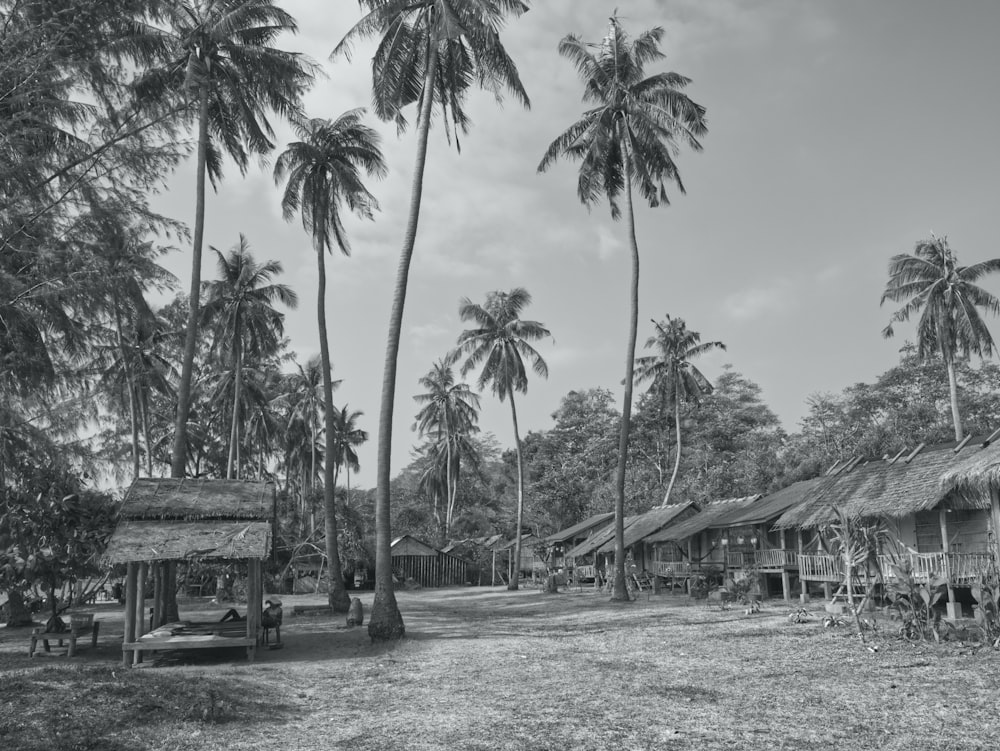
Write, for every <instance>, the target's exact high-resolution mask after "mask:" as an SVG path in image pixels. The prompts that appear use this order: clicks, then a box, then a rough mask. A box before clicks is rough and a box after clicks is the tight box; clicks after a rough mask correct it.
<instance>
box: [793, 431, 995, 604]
mask: <svg viewBox="0 0 1000 751" xmlns="http://www.w3.org/2000/svg"><path fill="white" fill-rule="evenodd" d="M995 438H996V434H994V435H993V436H991V437H990V439H986V440H982V439H980V440H978V441H977V440H972V439H971V438H966V439H965V440H963V441H962V442H960V443H958V444H955V443H948V444H942V445H938V446H933V447H924V446H922V445H921V446H918V447H917V448H916V449H914V450H913V451H911V452H909V453H904V452H900V453H899V454H897V455H896V456H894V457H892V458H883V459H879V460H875V461H867V462H865V461H859V460H854V461H851V462H848V463H846V464H844V465H843V466H841V467H837V468H834V470H833V471H832V472H831V473H830V474H829V476H827V477H824V478H823V480H822V481H821V482H820V483H818V484H817V486H816V488H815V490H814V491H813V492H812V493H811V495H810V498H809V499H808V500H807V501H806V502H805V503H802V504H800V505H798V506H796V507H794V508H791V509H789V510H788V511H787V512H785V513H784V514H782V516H781V517H780V518H779V519H778V520H777V522H776V526H777V527H778V528H779V529H780V528H785V529H789V528H798V529H800V530H813V531H819V532H822V530H823V529H824V528H826V527H828V526H829V525H830V524H832V523H835V522H837V521H838V519H839V517H838V511H837V510H838V509H839V510H840V511H841V512H843V514H844V515H846V517H847V518H850V519H861V520H876V519H879V520H882V521H883V522H884V523H885V525H886V527H887V531H888V536H889V537H890V538H893V539H895V540H896V541H898V546H897V549H895V550H885V551H883V554H882V555H881V556H880V563H881V565H880V567H879V568H880V569H881V571H882V574H883V576H890V577H891V576H892V568H891V565H890V564H892V563H895V562H898V561H902V562H904V563H907V564H909V566H910V567H911V569H912V571H913V573H914V575H915V576H916V577H917V578H918V579H923V580H926V579H927V578H928V577H929V576H931V575H932V574H936V575H940V576H943V577H944V578H945V579H946V580H947V582H948V615H949V617H952V618H954V617H958V616H959V615H960V614H961V603H960V602H959V599H958V597H957V596H956V589H959V588H966V587H969V586H970V585H971V584H972V582H973V581H974V580H975V579H976V577H977V576H978V575H979V574H980V573H981V572H982V571H983V570H984V569H985V567H986V566H987V565H988V564H989V562H990V560H991V544H990V534H991V529H992V528H995V524H996V522H995V521H994V522H993V523H992V524H991V503H992V500H991V495H990V491H989V485H988V481H986V483H985V484H984V483H983V482H982V481H981V480H980V479H979V478H982V477H989V476H990V469H989V468H990V467H992V466H993V463H994V462H996V461H998V460H1000V449H998V447H997V446H996V445H995V444H994V443H993V440H995ZM799 576H800V578H801V579H803V580H804V581H816V582H821V583H823V584H824V585H825V586H824V589H825V592H826V594H827V595H829V590H830V585H831V584H840V583H842V582H843V581H844V574H843V570H842V565H841V563H840V561H839V559H838V558H837V557H836V556H834V555H832V554H831V553H830V552H828V550H827V548H826V546H825V545H824V539H823V535H822V534H814V535H813V545H812V546H810V547H809V549H808V550H804V551H803V552H802V553H801V554H800V555H799Z"/></svg>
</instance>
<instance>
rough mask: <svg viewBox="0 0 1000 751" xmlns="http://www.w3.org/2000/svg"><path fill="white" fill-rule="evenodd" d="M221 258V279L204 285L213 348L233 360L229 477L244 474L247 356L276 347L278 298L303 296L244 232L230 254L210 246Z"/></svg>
mask: <svg viewBox="0 0 1000 751" xmlns="http://www.w3.org/2000/svg"><path fill="white" fill-rule="evenodd" d="M211 250H212V252H214V253H215V255H216V256H217V257H218V272H219V279H217V280H215V281H211V282H207V283H206V284H205V292H206V299H205V307H204V309H203V310H202V311H201V315H202V318H203V320H204V321H205V322H206V323H208V324H210V325H211V326H212V328H213V329H214V330H215V338H214V341H213V344H212V349H213V351H217V352H221V354H222V355H223V358H224V359H228V360H229V361H230V363H231V369H230V373H231V374H232V378H233V412H232V416H231V423H230V432H229V458H228V459H227V461H226V478H227V479H232V478H233V475H234V473H235V474H239V470H238V467H239V457H238V456H237V454H238V447H239V442H240V431H239V426H240V400H241V398H242V393H241V390H242V387H243V367H244V360H245V359H246V358H247V357H249V358H252V359H256V358H260V357H264V356H267V355H270V354H272V353H274V352H275V351H277V349H278V347H279V346H280V344H281V338H282V334H283V333H284V318H285V317H284V314H282V313H279V312H278V311H277V310H275V309H274V307H273V306H274V304H275V303H281V304H282V305H285V306H287V307H289V308H295V307H296V306H297V305H298V300H299V298H298V296H297V295H296V294H295V292H294V291H293V290H292V289H291V287H289V286H287V285H285V284H272V283H270V282H271V279H272V278H274V277H275V276H276V275H277V274H280V273H281V263H279V262H278V261H268V262H266V263H264V264H258V263H257V262H256V261H255V260H254V257H253V255H252V254H251V253H250V244H249V243H248V242H247V239H246V237H244V236H243V234H242V233H241V234H240V239H239V242H238V243H237V244H236V245H234V246H233V247H232V248H231V249H230V250H229V254H228V255H226V254H224V253H222V252H221V251H219V250H217V249H216V248H214V247H213V248H211Z"/></svg>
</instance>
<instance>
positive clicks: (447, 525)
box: [442, 408, 452, 543]
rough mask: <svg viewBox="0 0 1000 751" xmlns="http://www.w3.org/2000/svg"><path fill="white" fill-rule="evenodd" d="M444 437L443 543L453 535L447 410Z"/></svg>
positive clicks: (449, 427) (449, 431)
mask: <svg viewBox="0 0 1000 751" xmlns="http://www.w3.org/2000/svg"><path fill="white" fill-rule="evenodd" d="M444 435H445V444H444V449H445V451H446V452H447V453H446V454H445V455H444V473H445V475H444V492H445V496H446V502H445V509H444V535H442V537H443V538H444V539H443V540H442V542H444V543H447V542H448V535H449V534H450V533H451V505H452V495H451V426H450V425H448V412H447V408H446V409H445V414H444Z"/></svg>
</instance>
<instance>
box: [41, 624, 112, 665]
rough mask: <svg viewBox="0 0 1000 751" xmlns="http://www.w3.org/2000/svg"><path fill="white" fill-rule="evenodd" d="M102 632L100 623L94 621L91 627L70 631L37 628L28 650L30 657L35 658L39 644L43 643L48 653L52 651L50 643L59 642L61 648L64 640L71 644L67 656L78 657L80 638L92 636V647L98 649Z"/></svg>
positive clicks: (77, 627)
mask: <svg viewBox="0 0 1000 751" xmlns="http://www.w3.org/2000/svg"><path fill="white" fill-rule="evenodd" d="M100 630H101V622H100V621H92V622H91V623H90V624H89V625H80V626H70V628H69V630H68V631H46V630H45V629H44V628H36V629H35V630H34V631H33V632H32V633H31V646H30V647H29V648H28V657H34V656H35V652H36V651H37V648H38V642H41V643H42V645H43V647H44V648H45V651H46V652H48V651H50V647H49V642H50V641H57V642H59V646H60V647H61V646H62V645H63V641H64V640H65V641H67V642H69V646H68V647H67V651H66V656H67V657H73V656H74V655H76V643H77V641H78V640H79V639H80V637H85V636H90V646H92V647H96V646H97V634H98V632H100Z"/></svg>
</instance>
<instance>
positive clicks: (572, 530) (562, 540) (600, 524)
mask: <svg viewBox="0 0 1000 751" xmlns="http://www.w3.org/2000/svg"><path fill="white" fill-rule="evenodd" d="M614 517H615V515H614V513H613V512H607V513H604V514H595V515H594V516H589V517H587V518H586V519H584V520H583V521H582V522H578V523H577V524H574V525H573V526H571V527H567V528H566V529H563V530H560V531H559V532H556V533H555V534H551V535H549V536H548V537H546V538H545V542H546V543H547V544H548V545H550V546H551V551H552V557H551V559H550V560H551V565H552V567H553V568H557V569H558V568H566V567H567V566H568V565H571V564H572V561H571V560H570V559H568V558H567V556H566V552H567V551H569V550H572V549H573V548H575V547H576V546H577V545H579V544H580V543H582V542H583V541H585V540H586V539H587V538H589V537H590V536H591V535H593V534H594V533H595V532H597V531H599V530H601V529H603V528H604V527H606V526H607V525H608V522H610V521H611V520H612V519H614Z"/></svg>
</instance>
